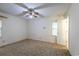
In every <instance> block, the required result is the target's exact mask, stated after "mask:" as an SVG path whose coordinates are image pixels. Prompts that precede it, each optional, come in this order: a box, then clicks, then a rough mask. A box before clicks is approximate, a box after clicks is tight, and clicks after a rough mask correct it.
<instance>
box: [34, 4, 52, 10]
mask: <svg viewBox="0 0 79 59" xmlns="http://www.w3.org/2000/svg"><path fill="white" fill-rule="evenodd" d="M52 5H53V4H52V3H45V4H43V5H40V6H38V7H35V8H34V10H38V9H42V8H47V7H50V6H52Z"/></svg>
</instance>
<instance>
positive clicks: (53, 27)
mask: <svg viewBox="0 0 79 59" xmlns="http://www.w3.org/2000/svg"><path fill="white" fill-rule="evenodd" d="M57 25H58V24H57V22H53V23H52V35H54V36H57V27H58V26H57Z"/></svg>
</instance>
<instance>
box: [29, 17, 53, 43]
mask: <svg viewBox="0 0 79 59" xmlns="http://www.w3.org/2000/svg"><path fill="white" fill-rule="evenodd" d="M52 20H53V19H52ZM52 20H51V19H46V18H44V19H30V20H29V22H28V23H29V24H28V25H29V36H28V38H29V39H34V40H40V41H45V42H54V39H53V37H52Z"/></svg>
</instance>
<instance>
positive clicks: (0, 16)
mask: <svg viewBox="0 0 79 59" xmlns="http://www.w3.org/2000/svg"><path fill="white" fill-rule="evenodd" d="M0 18H8V17H6V16H3V15H0Z"/></svg>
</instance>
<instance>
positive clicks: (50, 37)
mask: <svg viewBox="0 0 79 59" xmlns="http://www.w3.org/2000/svg"><path fill="white" fill-rule="evenodd" d="M78 6H79V4H75V3H72V4H71V3H0V56H71V55H73V56H74V55H79V53H78V52H77V51H78V48H79V47H76V45H77V44H79V43H78V35H79V33H78V28H77V27H76V26H77V24H79V23H78V19H77V18H78V13H79V11H78V10H79V7H78ZM74 19H75V20H74ZM74 28H75V29H74ZM74 37H75V38H76V39H75V38H74ZM75 40H76V41H75ZM75 42H77V43H75Z"/></svg>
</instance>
